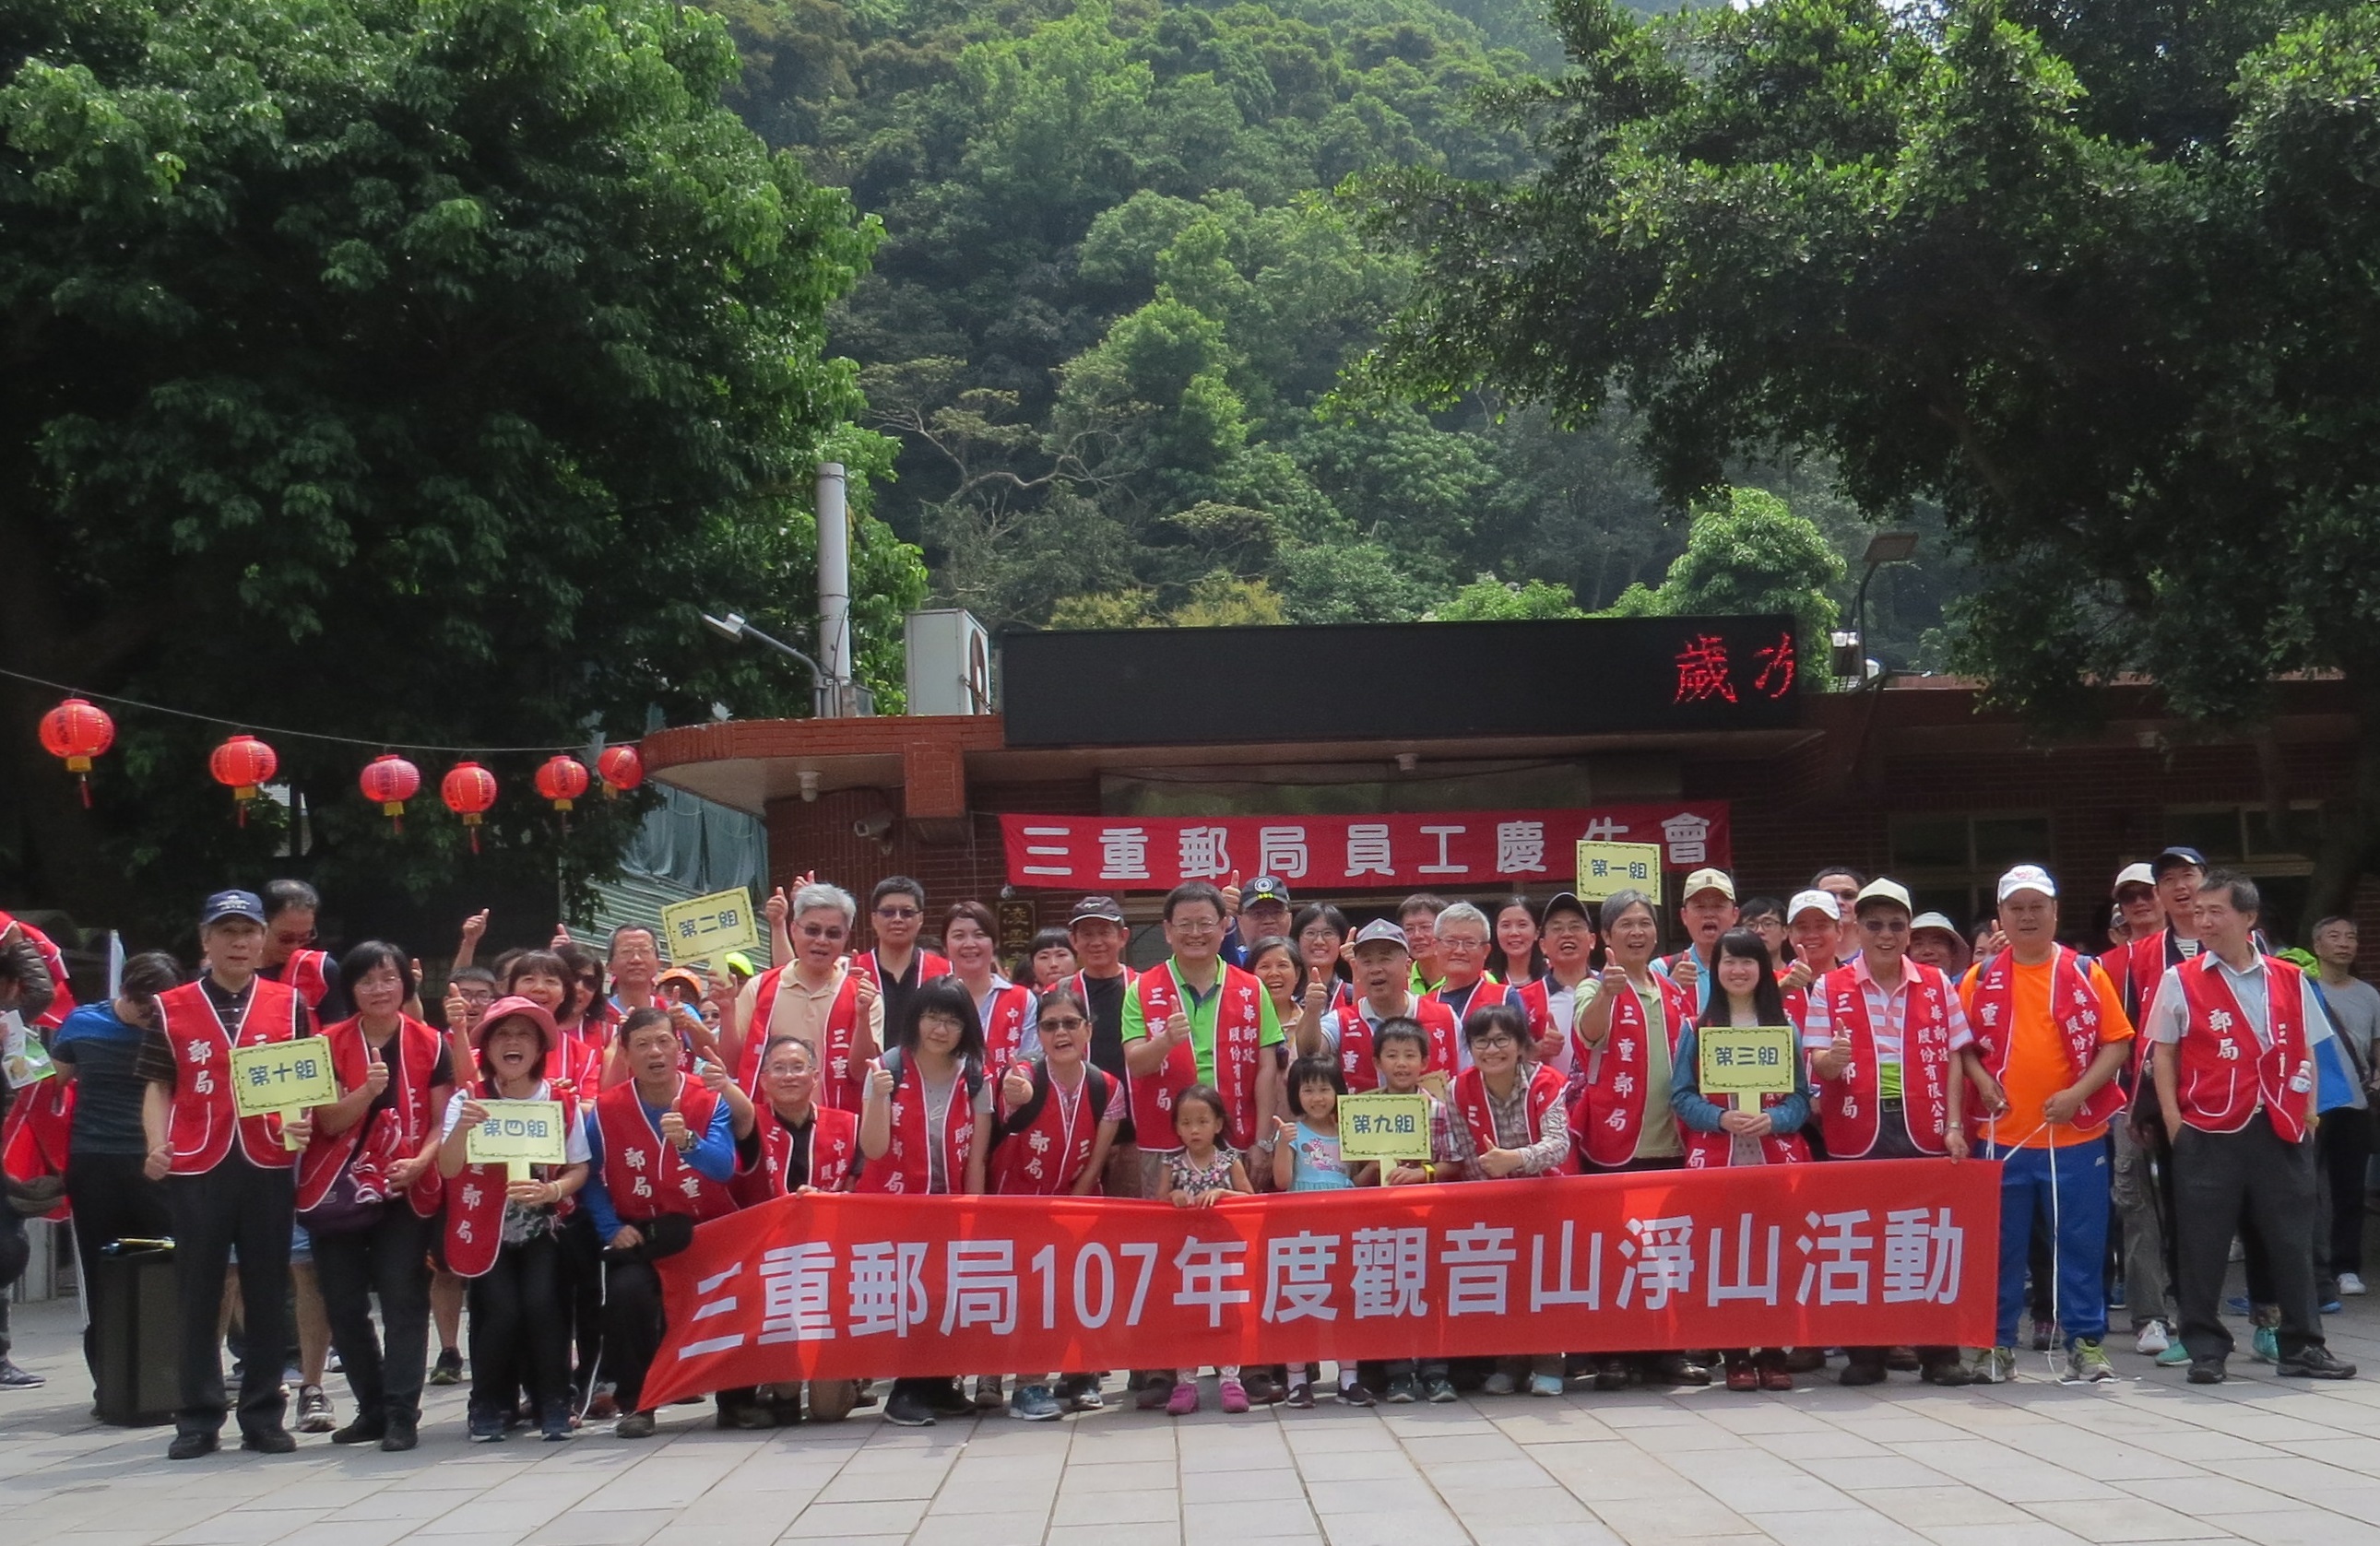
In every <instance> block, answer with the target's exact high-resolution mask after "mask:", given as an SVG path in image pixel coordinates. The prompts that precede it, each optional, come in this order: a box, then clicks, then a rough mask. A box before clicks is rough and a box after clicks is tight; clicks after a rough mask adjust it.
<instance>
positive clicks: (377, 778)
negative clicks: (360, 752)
mask: <svg viewBox="0 0 2380 1546" xmlns="http://www.w3.org/2000/svg"><path fill="white" fill-rule="evenodd" d="M356 787H357V788H358V789H360V790H362V791H364V798H365V799H367V800H370V801H371V802H372V803H375V804H377V805H379V806H380V814H381V815H384V816H386V817H388V820H389V825H390V826H391V827H395V829H396V830H398V831H399V832H402V831H404V830H405V803H406V802H407V801H408V800H410V799H412V798H413V796H414V794H415V793H416V791H419V789H420V788H421V769H419V767H414V766H413V764H411V763H409V762H407V761H406V760H405V759H404V758H403V757H401V756H398V755H395V753H393V752H391V753H387V754H384V755H381V756H376V757H374V758H372V759H371V761H370V762H368V763H366V764H365V765H364V770H363V772H362V773H360V774H358V776H357V778H356Z"/></svg>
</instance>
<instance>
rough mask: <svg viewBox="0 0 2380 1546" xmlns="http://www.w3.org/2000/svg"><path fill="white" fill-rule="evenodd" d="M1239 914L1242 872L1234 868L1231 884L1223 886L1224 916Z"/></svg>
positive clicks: (1233, 916)
mask: <svg viewBox="0 0 2380 1546" xmlns="http://www.w3.org/2000/svg"><path fill="white" fill-rule="evenodd" d="M1239 915H1240V872H1239V871H1237V870H1233V872H1232V880H1231V884H1230V885H1228V886H1226V887H1224V888H1223V916H1224V917H1226V918H1236V917H1238V916H1239Z"/></svg>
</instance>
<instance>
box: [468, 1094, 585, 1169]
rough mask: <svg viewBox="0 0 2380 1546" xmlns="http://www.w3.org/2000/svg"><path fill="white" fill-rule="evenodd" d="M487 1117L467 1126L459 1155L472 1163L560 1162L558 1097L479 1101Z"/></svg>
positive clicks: (563, 1153) (563, 1157) (562, 1150)
mask: <svg viewBox="0 0 2380 1546" xmlns="http://www.w3.org/2000/svg"><path fill="white" fill-rule="evenodd" d="M480 1105H484V1106H486V1107H487V1108H488V1119H487V1120H486V1121H484V1122H482V1123H480V1125H479V1126H478V1127H476V1128H473V1129H471V1134H470V1136H469V1137H468V1138H467V1139H465V1140H464V1142H463V1157H464V1158H465V1159H467V1160H468V1161H470V1162H471V1163H472V1164H473V1165H503V1164H506V1163H508V1162H510V1161H514V1160H518V1161H520V1162H522V1163H524V1164H528V1165H561V1164H563V1163H564V1162H565V1160H566V1159H567V1157H568V1155H567V1153H566V1151H565V1148H564V1144H563V1140H564V1137H565V1135H564V1133H563V1130H562V1103H561V1102H560V1101H482V1102H480Z"/></svg>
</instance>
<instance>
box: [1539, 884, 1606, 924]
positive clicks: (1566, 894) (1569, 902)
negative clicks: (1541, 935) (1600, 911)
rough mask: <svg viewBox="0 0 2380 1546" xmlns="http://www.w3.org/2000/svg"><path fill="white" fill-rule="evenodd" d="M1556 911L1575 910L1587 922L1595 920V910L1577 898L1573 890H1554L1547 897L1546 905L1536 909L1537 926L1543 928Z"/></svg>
mask: <svg viewBox="0 0 2380 1546" xmlns="http://www.w3.org/2000/svg"><path fill="white" fill-rule="evenodd" d="M1557 912H1575V913H1577V914H1578V915H1579V916H1580V917H1582V918H1584V919H1585V920H1586V921H1587V922H1588V923H1589V924H1593V923H1594V922H1595V910H1594V909H1593V908H1591V907H1589V906H1587V905H1586V903H1585V902H1583V901H1581V900H1578V893H1577V892H1575V891H1556V892H1555V893H1554V894H1553V895H1552V896H1550V897H1548V898H1547V899H1546V905H1545V906H1543V907H1541V908H1539V909H1538V910H1537V927H1539V928H1541V929H1542V928H1544V927H1545V926H1546V924H1548V923H1549V922H1551V921H1552V919H1553V915H1554V914H1555V913H1557Z"/></svg>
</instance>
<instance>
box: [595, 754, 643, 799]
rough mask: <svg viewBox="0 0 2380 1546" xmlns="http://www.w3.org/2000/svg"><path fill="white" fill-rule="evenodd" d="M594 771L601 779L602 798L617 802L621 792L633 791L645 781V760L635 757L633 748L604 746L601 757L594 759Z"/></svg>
mask: <svg viewBox="0 0 2380 1546" xmlns="http://www.w3.org/2000/svg"><path fill="white" fill-rule="evenodd" d="M595 771H596V772H597V773H599V774H601V776H602V779H603V798H604V799H606V800H617V799H618V798H620V791H622V790H629V789H634V788H636V787H637V785H638V784H641V783H643V782H644V781H645V759H644V758H642V757H640V756H638V755H637V749H636V748H635V747H634V746H625V745H623V746H606V747H604V748H603V755H601V756H599V757H597V758H596V759H595Z"/></svg>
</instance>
